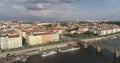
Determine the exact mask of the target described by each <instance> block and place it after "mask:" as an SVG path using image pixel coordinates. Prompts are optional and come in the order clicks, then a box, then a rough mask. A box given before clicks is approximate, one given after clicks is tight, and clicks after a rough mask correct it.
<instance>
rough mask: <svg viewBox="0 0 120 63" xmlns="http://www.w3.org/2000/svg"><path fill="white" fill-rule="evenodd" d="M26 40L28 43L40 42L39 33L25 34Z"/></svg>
mask: <svg viewBox="0 0 120 63" xmlns="http://www.w3.org/2000/svg"><path fill="white" fill-rule="evenodd" d="M26 40H27V43H28V44H29V45H37V44H42V41H41V35H40V33H36V34H30V35H27V37H26Z"/></svg>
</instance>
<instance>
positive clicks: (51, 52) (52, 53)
mask: <svg viewBox="0 0 120 63" xmlns="http://www.w3.org/2000/svg"><path fill="white" fill-rule="evenodd" d="M56 53H57V52H55V51H50V52H48V53H47V52H43V54H41V57H46V56H50V55H54V54H56Z"/></svg>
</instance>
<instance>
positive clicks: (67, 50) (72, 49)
mask: <svg viewBox="0 0 120 63" xmlns="http://www.w3.org/2000/svg"><path fill="white" fill-rule="evenodd" d="M78 49H80V47H76V48H70V49H66V50H61V49H59V50H58V52H69V51H74V50H78Z"/></svg>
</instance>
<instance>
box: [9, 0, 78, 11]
mask: <svg viewBox="0 0 120 63" xmlns="http://www.w3.org/2000/svg"><path fill="white" fill-rule="evenodd" d="M76 1H78V0H9V2H10V3H12V4H19V5H22V6H24V7H25V8H26V9H28V10H46V9H49V8H53V7H56V6H59V5H61V4H72V3H74V2H76Z"/></svg>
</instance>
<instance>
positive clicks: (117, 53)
mask: <svg viewBox="0 0 120 63" xmlns="http://www.w3.org/2000/svg"><path fill="white" fill-rule="evenodd" d="M114 53H115V58H119V57H120V52H119V51H118V50H115V51H114Z"/></svg>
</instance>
